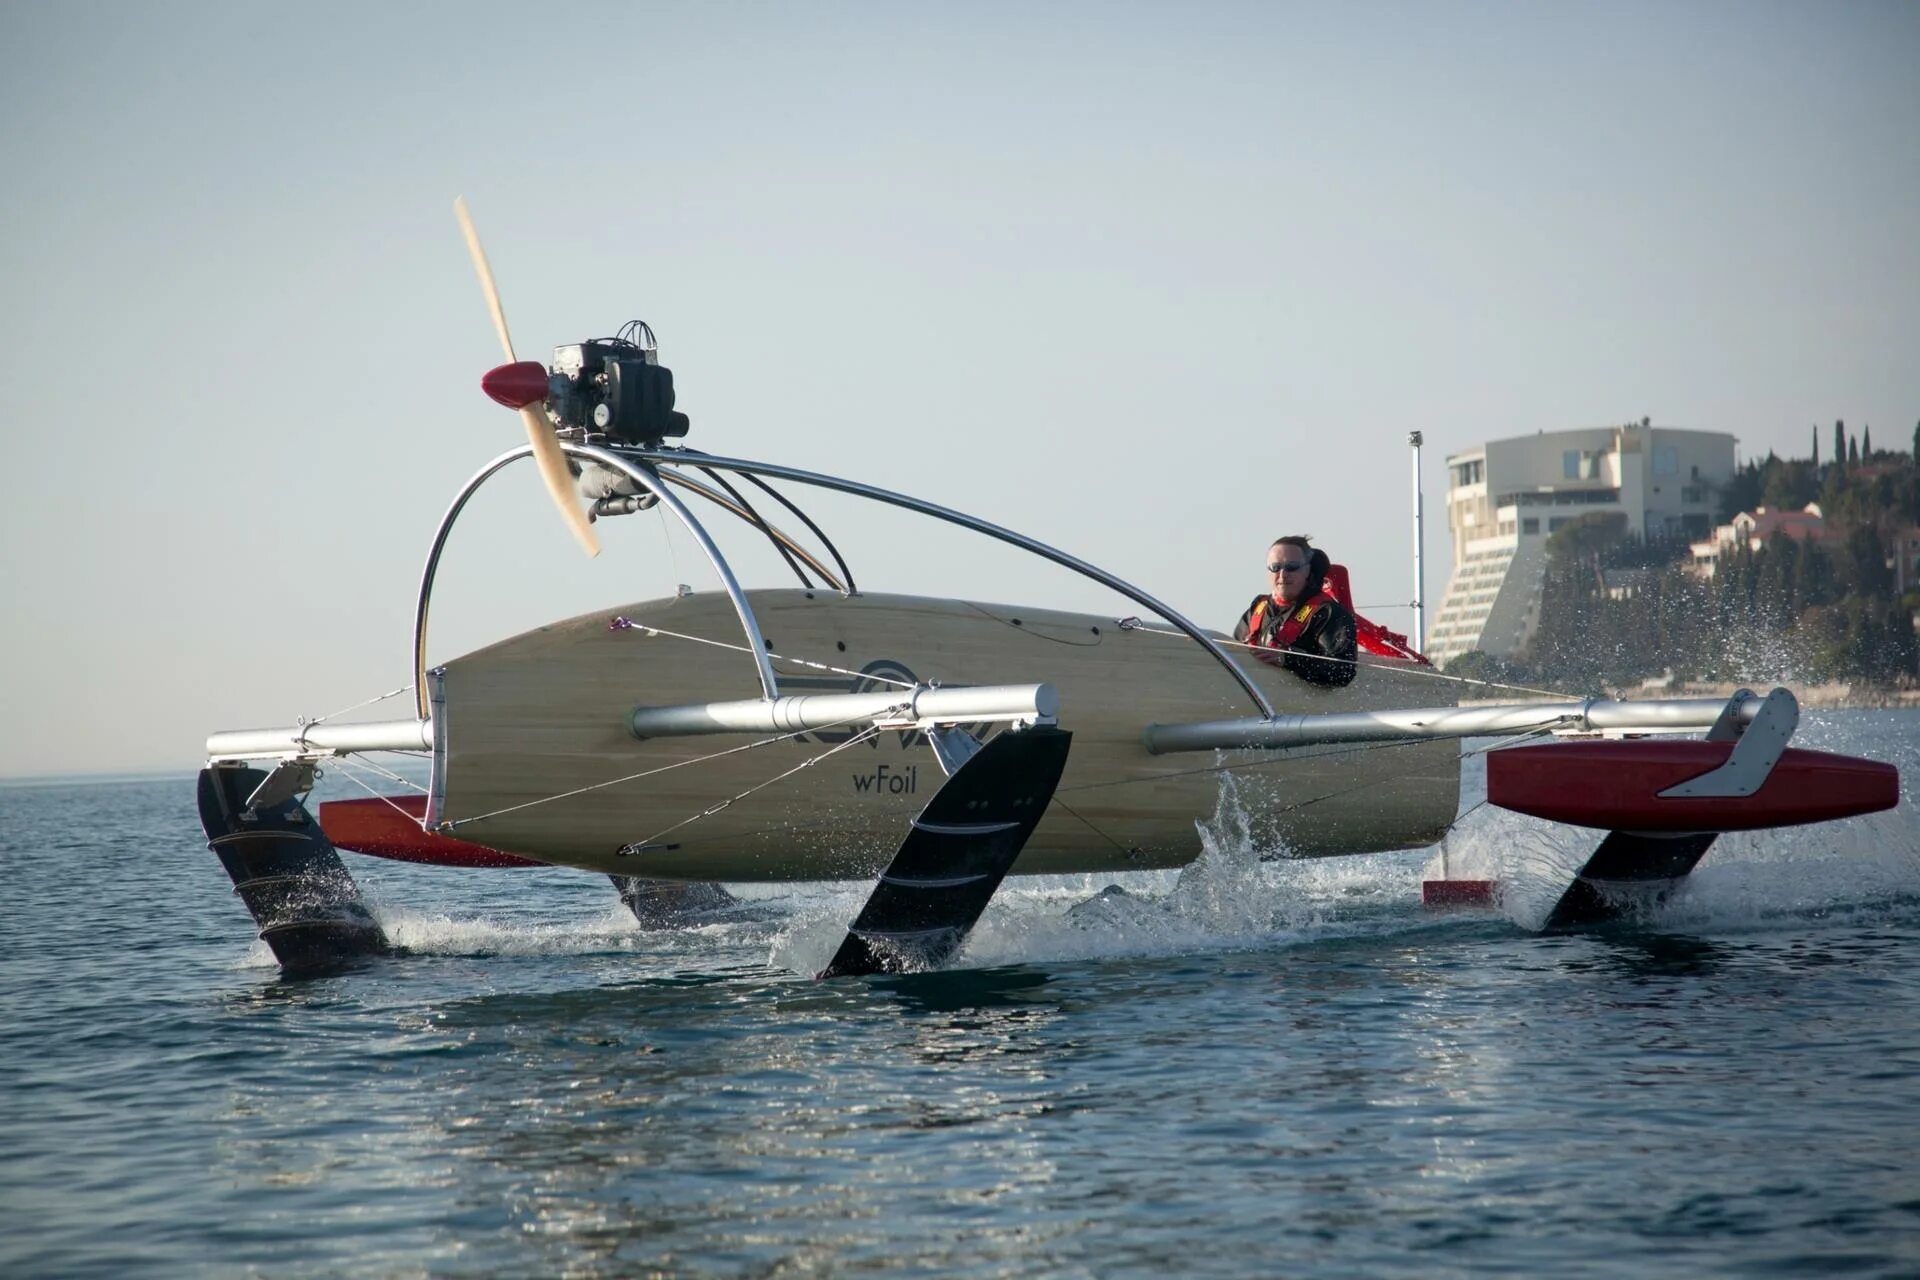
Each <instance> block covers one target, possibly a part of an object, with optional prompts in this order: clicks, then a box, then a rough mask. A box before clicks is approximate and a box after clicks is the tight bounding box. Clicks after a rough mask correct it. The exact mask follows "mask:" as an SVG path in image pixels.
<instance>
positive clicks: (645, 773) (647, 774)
mask: <svg viewBox="0 0 1920 1280" xmlns="http://www.w3.org/2000/svg"><path fill="white" fill-rule="evenodd" d="M888 710H889V711H904V710H906V704H905V703H901V704H900V705H899V706H897V707H892V708H889V709H888ZM867 718H868V717H866V716H848V717H847V718H846V719H845V720H836V721H834V722H833V723H832V724H823V725H816V726H814V727H813V728H811V729H796V730H794V731H793V732H792V733H783V734H779V735H777V736H775V737H771V738H760V739H758V740H756V741H754V742H747V743H742V744H741V745H740V746H737V747H728V748H727V749H726V750H725V751H716V752H714V753H713V754H712V755H706V756H695V757H693V758H692V759H690V760H676V761H674V762H673V763H672V764H663V765H661V766H660V767H659V768H657V769H643V770H641V771H640V772H639V773H630V774H627V775H626V776H625V777H622V778H609V779H608V780H607V781H605V782H594V783H590V784H588V785H587V786H584V787H575V788H574V789H573V790H572V791H562V792H559V793H557V794H555V795H550V796H542V797H540V798H539V799H537V800H528V801H525V802H523V803H521V804H514V805H508V806H507V807H506V808H504V809H495V810H493V811H492V812H490V813H478V814H475V815H474V816H473V817H471V818H451V819H447V820H445V821H443V822H441V823H440V825H439V826H437V827H435V828H434V830H436V831H439V832H442V833H445V832H448V831H452V830H454V829H456V828H458V827H464V826H466V825H468V824H469V823H474V822H485V821H486V820H487V819H488V818H498V817H501V816H503V815H505V814H509V813H518V812H519V811H520V810H522V809H531V808H533V807H534V806H535V805H541V804H548V803H551V802H552V801H555V800H570V799H572V798H573V797H574V796H581V795H585V794H586V793H587V792H589V791H600V790H604V789H605V788H607V787H615V786H619V785H620V784H621V783H623V782H635V781H638V780H639V779H641V778H651V777H653V776H654V775H655V774H661V773H667V772H669V771H670V770H673V769H681V768H685V767H686V766H687V765H690V764H706V763H707V762H709V761H712V760H719V759H721V758H722V757H725V756H732V755H738V754H740V753H741V752H742V751H752V750H753V749H754V748H756V747H770V746H772V745H773V744H774V743H776V742H786V741H787V740H789V739H791V738H799V737H804V736H805V735H807V734H809V733H818V732H820V731H821V730H822V729H834V728H838V727H839V726H840V725H843V724H852V723H853V722H854V721H855V720H864V719H867ZM840 745H841V746H845V745H846V744H845V743H841V744H840ZM837 749H838V748H836V750H837ZM826 754H827V755H832V754H833V752H831V751H829V752H827V753H826ZM821 758H823V759H824V758H825V757H821ZM789 772H791V770H790V771H789ZM782 776H785V775H782ZM729 803H731V801H729Z"/></svg>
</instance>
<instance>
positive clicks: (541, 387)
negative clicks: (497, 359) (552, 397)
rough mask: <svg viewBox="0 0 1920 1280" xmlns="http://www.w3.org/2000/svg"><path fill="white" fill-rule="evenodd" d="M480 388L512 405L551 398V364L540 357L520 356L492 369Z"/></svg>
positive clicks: (502, 401) (532, 402) (510, 406)
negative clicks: (548, 372)
mask: <svg viewBox="0 0 1920 1280" xmlns="http://www.w3.org/2000/svg"><path fill="white" fill-rule="evenodd" d="M480 389H481V390H482V391H484V392H486V393H487V394H488V395H489V396H492V397H493V398H494V399H495V400H497V401H499V402H500V403H501V404H503V405H505V406H507V408H509V409H524V408H526V407H527V406H528V405H530V404H539V403H540V402H541V401H542V400H545V399H546V398H547V367H546V366H545V365H543V364H541V363H540V362H539V361H538V360H517V361H515V362H514V363H512V364H503V365H501V366H499V367H498V368H494V369H489V370H487V372H486V373H485V374H484V375H483V376H482V377H481V379H480Z"/></svg>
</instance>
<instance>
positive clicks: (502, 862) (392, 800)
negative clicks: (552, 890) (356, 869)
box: [320, 796, 544, 867]
mask: <svg viewBox="0 0 1920 1280" xmlns="http://www.w3.org/2000/svg"><path fill="white" fill-rule="evenodd" d="M426 811H427V798H426V797H425V796H392V797H386V796H380V797H374V798H370V799H366V800H328V801H326V802H325V803H323V804H322V805H321V806H320V829H321V830H322V831H324V832H326V833H327V839H329V840H331V841H333V846H334V848H336V849H351V850H352V851H353V852H355V853H368V854H372V855H373V856H374V857H376V858H392V859H393V860H394V861H396V862H426V863H430V864H432V865H433V866H436V867H538V866H542V865H544V864H543V863H539V862H535V861H534V860H533V859H531V858H522V857H520V856H519V855H518V854H513V853H502V852H500V850H498V849H489V848H487V847H486V846H485V845H481V844H469V843H468V842H467V841H465V840H456V839H454V838H453V837H452V836H443V835H438V834H436V833H434V832H432V831H423V830H422V829H421V827H420V819H421V816H422V815H423V814H425V813H426Z"/></svg>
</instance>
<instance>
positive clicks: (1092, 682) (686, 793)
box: [438, 590, 1459, 882]
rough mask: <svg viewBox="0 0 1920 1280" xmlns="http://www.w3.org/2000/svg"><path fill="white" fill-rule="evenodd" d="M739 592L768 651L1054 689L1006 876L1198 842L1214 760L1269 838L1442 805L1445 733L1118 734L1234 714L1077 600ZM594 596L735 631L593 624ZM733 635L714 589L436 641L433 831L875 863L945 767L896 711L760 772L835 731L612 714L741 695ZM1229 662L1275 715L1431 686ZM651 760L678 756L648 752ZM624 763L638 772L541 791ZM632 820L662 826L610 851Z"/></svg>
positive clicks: (604, 620)
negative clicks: (859, 738) (1051, 762)
mask: <svg viewBox="0 0 1920 1280" xmlns="http://www.w3.org/2000/svg"><path fill="white" fill-rule="evenodd" d="M750 598H751V601H752V604H753V609H754V613H755V615H756V617H757V618H758V619H759V622H760V626H761V629H762V631H763V632H764V633H765V635H766V637H767V640H768V642H769V644H770V646H771V648H772V649H773V651H774V652H776V653H779V654H783V655H790V656H792V657H795V658H805V659H809V660H811V661H814V662H821V663H826V664H830V665H832V666H835V667H840V668H844V669H846V670H848V671H852V672H862V671H865V672H871V673H875V674H880V675H887V676H892V677H895V678H898V679H907V680H912V679H919V680H922V681H933V680H937V681H939V682H941V683H943V684H948V685H967V684H1017V683H1031V682H1037V681H1048V682H1050V683H1052V684H1053V685H1055V686H1056V687H1057V688H1058V689H1059V691H1060V695H1061V709H1060V724H1061V727H1062V728H1066V729H1070V730H1072V732H1073V735H1074V737H1073V749H1072V754H1071V755H1070V756H1069V758H1068V760H1067V767H1066V773H1065V776H1064V777H1063V779H1062V781H1061V784H1060V789H1059V791H1058V793H1057V795H1056V797H1055V800H1054V804H1053V806H1052V808H1051V810H1050V811H1049V812H1048V814H1047V816H1046V817H1045V819H1043V820H1042V822H1041V823H1040V825H1039V827H1038V829H1037V830H1036V831H1035V833H1034V835H1033V838H1032V839H1031V840H1030V841H1029V842H1028V844H1027V847H1026V851H1025V852H1024V853H1022V854H1021V856H1020V860H1019V862H1018V863H1016V864H1015V866H1014V869H1013V873H1014V874H1016V875H1036V874H1053V873H1061V872H1099V871H1123V870H1125V871H1131V870H1144V869H1148V868H1155V867H1173V866H1179V865H1182V864H1184V863H1186V862H1189V861H1191V860H1192V859H1193V858H1194V857H1195V856H1197V855H1198V853H1199V852H1200V838H1199V834H1198V832H1197V831H1196V829H1195V825H1194V824H1195V822H1196V821H1198V820H1204V819H1206V818H1208V817H1210V816H1211V815H1213V814H1214V813H1215V812H1216V811H1217V810H1218V808H1219V807H1220V803H1221V798H1222V794H1223V792H1222V788H1223V784H1224V782H1225V780H1226V779H1227V778H1229V777H1230V778H1231V779H1232V780H1233V786H1234V788H1235V790H1236V795H1237V801H1238V803H1239V805H1240V806H1241V807H1242V809H1243V810H1244V812H1245V814H1246V816H1247V818H1248V820H1249V825H1250V828H1251V832H1252V836H1253V838H1254V839H1255V840H1256V841H1257V842H1259V843H1260V844H1261V846H1262V847H1271V848H1272V849H1273V850H1274V852H1276V853H1280V854H1285V855H1289V856H1298V857H1318V856H1326V855H1333V854H1345V853H1365V852H1372V851H1377V850H1382V849H1397V848H1407V847H1413V846H1419V845H1424V844H1429V843H1431V842H1432V841H1434V840H1436V839H1438V838H1439V836H1440V834H1441V832H1442V831H1443V830H1444V829H1445V827H1446V825H1447V823H1448V822H1450V821H1451V820H1452V818H1453V815H1454V812H1455V809H1456V807H1457V804H1458V799H1459V746H1458V744H1457V743H1454V742H1446V741H1439V742H1423V743H1415V744H1406V745H1391V746H1385V747H1379V746H1375V747H1365V748H1355V747H1350V746H1349V747H1316V748H1301V749H1295V750H1289V751H1267V752H1255V751H1235V752H1220V753H1185V754H1178V755H1165V756H1154V755H1151V754H1149V753H1148V752H1147V750H1146V749H1145V748H1144V747H1143V746H1142V745H1141V742H1140V733H1141V730H1142V729H1143V728H1144V727H1145V726H1146V725H1147V724H1148V723H1150V722H1156V721H1157V722H1163V723H1166V722H1177V721H1186V720H1204V719H1218V718H1222V717H1229V716H1244V715H1253V714H1257V710H1256V709H1255V708H1254V707H1253V706H1252V705H1251V703H1250V702H1249V701H1248V699H1247V698H1246V695H1245V694H1244V692H1243V691H1241V690H1240V689H1239V687H1238V686H1237V685H1236V684H1235V683H1234V682H1233V681H1232V679H1231V678H1230V677H1229V676H1228V675H1227V674H1226V672H1225V671H1223V670H1222V669H1221V668H1220V666H1219V664H1217V663H1216V662H1215V661H1214V660H1213V659H1212V657H1211V656H1210V655H1208V654H1207V653H1206V652H1204V651H1203V650H1202V649H1201V648H1200V647H1199V646H1198V645H1195V644H1194V643H1193V642H1192V641H1190V640H1187V639H1185V638H1184V637H1177V636H1166V635H1159V634H1154V633H1151V632H1146V631H1140V630H1131V631H1123V630H1121V629H1120V628H1118V627H1117V626H1116V625H1115V624H1114V622H1113V620H1112V619H1110V618H1105V617H1099V616H1095V615H1090V614H1074V613H1062V612H1057V611H1052V610H1042V609H1021V608H1012V607H1009V606H1002V605H983V604H974V603H970V602H965V601H957V600H946V599H935V598H929V597H920V596H899V595H862V596H856V597H853V598H851V599H843V598H841V597H840V596H838V595H836V594H833V593H830V592H807V591H799V590H788V591H758V592H753V593H751V596H750ZM617 617H618V618H625V619H629V620H631V621H632V622H633V623H635V624H638V625H640V626H651V627H658V628H662V629H664V630H667V631H673V632H679V633H682V634H684V635H689V636H698V637H701V638H704V639H708V640H714V641H720V642H723V643H724V644H726V645H731V646H734V647H733V648H721V647H716V646H715V645H709V644H699V643H695V642H693V641H690V640H686V639H678V638H674V637H671V636H664V635H648V634H646V633H645V632H643V631H641V630H638V629H627V628H620V627H616V626H614V625H612V623H613V620H614V619H615V618H617ZM740 644H741V633H740V628H739V626H738V624H737V622H736V621H735V619H734V615H733V611H732V607H731V605H730V604H729V602H728V601H727V599H726V597H725V596H724V595H722V594H720V593H718V592H714V593H706V594H697V595H692V596H687V597H683V598H681V599H678V600H654V601H647V602H644V603H640V604H632V605H626V606H622V607H619V608H613V609H606V610H599V611H596V612H593V613H590V614H584V615H582V616H580V617H577V618H573V619H570V620H568V621H566V622H560V623H556V624H554V625H552V626H547V627H541V628H539V629H537V630H535V631H530V632H527V633H525V634H523V635H520V636H516V637H514V638H512V639H510V640H506V641H503V642H501V643H500V644H496V645H493V646H491V647H489V648H486V649H482V650H479V651H477V652H475V653H472V654H469V655H467V656H465V657H462V658H458V659H455V660H454V661H452V662H450V663H448V664H447V665H446V667H445V668H444V676H443V680H444V686H443V687H444V694H445V702H444V705H443V707H442V708H441V709H440V711H439V712H438V714H439V715H440V716H441V718H442V720H443V721H444V726H443V727H444V733H445V739H444V740H445V744H446V761H445V795H444V805H443V809H442V817H443V818H444V819H447V820H450V821H452V822H454V823H455V824H456V826H455V828H454V829H453V831H452V832H451V834H453V835H456V836H458V837H459V838H461V839H464V840H468V841H472V842H473V843H475V844H479V845H484V846H487V847H489V848H493V849H500V850H505V851H507V852H510V853H517V854H522V855H524V856H527V857H531V858H536V859H539V860H541V861H544V862H551V863H558V864H562V865H567V866H575V867H580V868H584V869H588V870H593V871H599V872H605V873H609V874H614V875H639V876H649V877H655V878H667V879H676V878H678V879H694V880H727V881H736V882H737V881H756V880H810V879H839V878H867V877H870V876H872V875H874V874H876V873H877V871H878V870H879V868H881V867H883V866H884V865H885V864H886V861H887V859H888V858H889V857H890V856H891V855H892V854H893V852H894V850H895V849H896V848H897V847H898V845H899V843H900V840H901V838H902V837H903V836H904V834H905V832H906V830H907V824H908V822H909V820H910V819H911V818H912V816H913V815H914V814H915V813H917V812H918V811H919V810H920V809H921V808H922V807H923V806H924V805H925V804H926V803H927V801H928V800H930V799H931V798H932V796H933V794H934V792H935V791H937V790H938V789H939V786H940V784H941V782H942V781H943V779H944V775H943V774H942V773H941V771H940V767H939V764H938V763H937V762H936V760H935V758H934V755H933V752H932V750H931V749H930V748H929V747H928V745H927V743H926V742H925V741H924V739H922V738H921V737H920V736H919V735H918V734H900V733H886V734H882V735H880V736H879V737H878V738H877V739H874V740H870V741H867V742H862V743H857V744H855V745H853V746H851V747H848V748H846V749H844V750H841V751H839V752H836V753H834V754H832V755H830V756H827V757H826V758H824V759H822V760H820V762H819V763H818V764H816V765H814V766H812V767H810V768H804V769H801V770H799V772H797V773H794V774H793V775H792V776H790V777H787V778H785V779H782V780H780V781H777V782H773V783H771V785H766V786H761V785H760V784H763V783H767V782H768V780H769V779H771V778H774V777H775V776H776V775H779V774H781V773H784V772H786V771H787V770H789V769H792V768H793V767H794V766H796V765H798V764H800V763H801V762H802V761H803V760H806V759H808V758H810V757H816V756H820V755H821V754H822V753H823V752H825V751H826V750H827V749H828V748H829V747H830V746H832V745H833V744H834V743H837V742H844V741H845V740H846V738H847V737H848V732H847V731H845V730H839V731H832V730H829V731H822V732H819V733H815V734H809V735H807V736H806V737H805V738H803V739H799V740H790V741H785V742H780V743H777V744H774V745H770V746H765V747H759V748H755V749H753V750H749V751H738V752H735V753H734V754H731V755H724V756H719V757H718V758H713V759H705V760H702V758H703V757H712V756H715V754H716V753H718V752H722V751H725V750H727V749H729V748H735V747H739V746H741V745H743V744H745V743H749V742H753V741H755V740H757V736H756V735H751V734H726V735H712V736H702V737H683V738H663V739H655V740H651V741H639V740H636V739H635V738H634V737H633V736H632V734H631V733H630V732H629V730H628V727H627V717H628V715H629V713H630V712H631V711H632V709H633V708H634V707H635V706H640V705H648V706H659V705H669V704H678V703H690V702H706V701H715V700H723V699H737V698H753V697H758V696H759V693H760V689H759V684H758V681H757V680H756V678H755V676H754V670H753V664H752V661H751V659H750V658H749V657H748V656H747V654H746V653H744V652H743V651H741V650H740V649H739V647H738V646H739V645H740ZM1244 665H1246V666H1247V667H1248V668H1250V669H1251V670H1252V671H1253V674H1254V678H1255V680H1256V681H1257V682H1258V683H1259V684H1260V686H1261V687H1262V688H1263V689H1264V690H1265V691H1266V693H1267V695H1268V697H1269V698H1270V699H1271V700H1272V702H1273V703H1274V706H1275V708H1276V709H1277V710H1278V711H1280V712H1281V713H1283V714H1286V713H1299V712H1317V711H1356V710H1368V709H1376V708H1384V707H1393V706H1408V705H1422V704H1428V705H1430V704H1432V703H1433V702H1434V701H1435V699H1434V684H1433V682H1432V681H1431V680H1427V679H1424V678H1422V677H1421V675H1420V674H1418V673H1417V671H1413V670H1407V669H1404V668H1398V667H1397V664H1386V665H1369V666H1366V667H1363V668H1362V669H1361V671H1360V672H1359V674H1358V676H1357V677H1356V679H1355V680H1354V682H1353V684H1352V685H1350V686H1348V687H1347V688H1345V689H1321V688H1317V687H1314V686H1311V685H1308V684H1306V683H1305V682H1304V681H1302V680H1300V679H1299V678H1297V677H1295V676H1293V675H1291V674H1290V673H1287V672H1284V671H1278V670H1273V669H1271V668H1267V667H1264V666H1261V665H1260V664H1258V663H1251V662H1249V663H1246V664H1244ZM774 669H775V671H776V673H777V674H778V676H779V679H780V683H781V691H782V692H783V693H809V692H812V693H823V692H836V693H842V692H851V691H865V690H869V689H876V688H885V687H886V686H885V685H884V684H882V683H880V682H877V681H873V680H870V679H863V678H860V677H857V676H848V675H836V674H830V673H827V672H823V671H820V670H817V669H812V668H808V667H804V666H800V665H797V664H795V663H792V662H785V661H779V662H776V663H775V664H774ZM696 761H700V762H698V763H695V762H696ZM670 765H678V766H681V767H676V768H671V769H668V770H667V771H665V772H650V771H655V770H661V769H663V768H665V767H666V766H670ZM641 773H648V774H649V776H646V777H639V778H633V779H632V780H630V781H621V782H616V783H614V785H610V786H598V787H596V789H593V790H589V791H585V792H581V793H580V794H575V795H569V796H566V797H565V798H562V799H550V797H555V796H560V795H561V794H562V793H567V792H576V791H579V789H581V788H584V787H590V786H595V784H601V783H608V782H612V781H613V780H615V779H625V778H630V777H631V775H635V774H641ZM755 787H760V789H758V790H753V791H752V794H750V795H744V796H743V795H742V793H743V792H747V791H749V790H750V789H752V788H755ZM736 797H738V798H736ZM729 800H731V801H732V803H730V804H726V805H725V807H721V808H718V809H717V811H715V812H711V813H709V812H708V811H709V810H715V809H716V806H721V805H722V804H723V802H726V801H729ZM536 802H537V803H536ZM517 806H529V807H517ZM702 814H705V815H706V816H696V815H702ZM688 819H692V821H687V820H688ZM642 844H650V845H655V846H668V847H654V848H648V849H644V850H639V851H629V852H624V853H623V852H622V851H623V850H628V849H629V848H630V846H636V845H642Z"/></svg>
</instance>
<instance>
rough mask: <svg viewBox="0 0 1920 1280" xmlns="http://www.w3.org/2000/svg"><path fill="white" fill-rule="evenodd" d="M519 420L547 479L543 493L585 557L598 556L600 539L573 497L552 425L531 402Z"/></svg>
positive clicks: (570, 480)
mask: <svg viewBox="0 0 1920 1280" xmlns="http://www.w3.org/2000/svg"><path fill="white" fill-rule="evenodd" d="M520 420H521V421H522V422H524V423H526V424H527V439H528V441H529V442H531V443H532V445H533V460H534V461H535V462H537V463H539V464H540V478H541V479H542V480H545V481H546V482H547V492H548V493H549V494H551V495H553V504H554V505H555V506H557V507H559V508H560V514H561V515H562V516H563V517H565V518H566V522H567V528H569V529H571V530H573V536H574V537H576V538H578V539H579V540H580V549H581V550H582V551H584V552H586V553H587V554H588V555H589V556H597V555H599V554H600V539H598V538H596V537H594V536H593V526H592V525H590V524H588V523H587V514H586V512H584V511H582V510H580V500H579V499H578V498H576V497H574V496H573V473H572V472H570V471H568V470H567V455H566V454H564V453H562V452H560V442H559V441H558V440H555V439H554V438H553V424H552V423H551V422H548V421H547V415H546V414H544V413H542V412H541V411H540V410H538V409H536V408H534V407H533V406H532V405H528V406H526V407H525V408H523V409H522V410H520Z"/></svg>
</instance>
